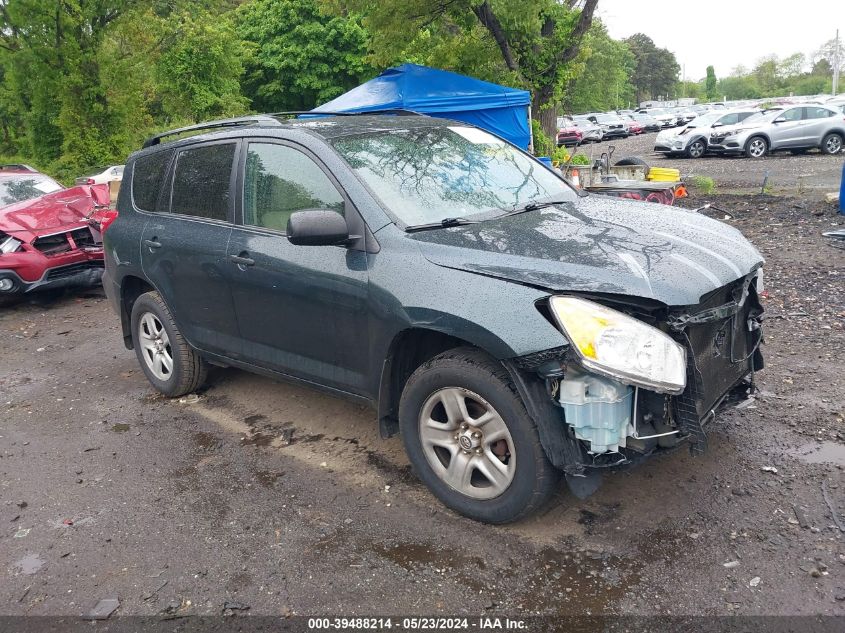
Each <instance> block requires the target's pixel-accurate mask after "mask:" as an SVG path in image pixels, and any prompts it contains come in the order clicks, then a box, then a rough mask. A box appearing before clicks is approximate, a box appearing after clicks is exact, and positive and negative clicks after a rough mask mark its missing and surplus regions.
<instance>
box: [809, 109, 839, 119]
mask: <svg viewBox="0 0 845 633" xmlns="http://www.w3.org/2000/svg"><path fill="white" fill-rule="evenodd" d="M804 110H805V111H806V112H807V114H805V115H804V118H807V119H826V118H828V117H832V116H833V114H834V113H833V112H831V111H830V110H828V109H827V108H817V107H811V108H804Z"/></svg>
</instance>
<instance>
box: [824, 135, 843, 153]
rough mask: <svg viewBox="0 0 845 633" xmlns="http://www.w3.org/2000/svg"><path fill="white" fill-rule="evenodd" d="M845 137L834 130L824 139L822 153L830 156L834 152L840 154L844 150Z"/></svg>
mask: <svg viewBox="0 0 845 633" xmlns="http://www.w3.org/2000/svg"><path fill="white" fill-rule="evenodd" d="M842 145H843V139H842V136H841V135H839V134H836V133H835V132H832V133H831V134H828V135H827V136H825V137H824V138H823V139H822V145H821V148H820V149H821V150H822V154H827V155H828V156H830V155H832V154H838V153H839V152H841V151H842Z"/></svg>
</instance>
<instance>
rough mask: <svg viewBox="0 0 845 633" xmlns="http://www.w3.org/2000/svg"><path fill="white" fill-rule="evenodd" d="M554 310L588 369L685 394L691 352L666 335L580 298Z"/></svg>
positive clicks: (557, 301) (556, 300)
mask: <svg viewBox="0 0 845 633" xmlns="http://www.w3.org/2000/svg"><path fill="white" fill-rule="evenodd" d="M549 306H550V307H551V312H552V314H553V315H554V317H555V319H556V320H557V322H558V325H560V327H561V329H562V330H563V332H564V334H566V336H567V338H568V339H569V340H570V342H571V343H572V346H573V348H574V349H575V351H576V352H577V353H578V356H579V357H580V361H581V364H582V365H584V367H585V368H587V369H589V370H591V371H594V372H596V373H598V374H604V375H606V376H611V377H613V378H616V379H618V380H621V381H622V382H625V383H628V384H632V385H637V386H640V387H645V388H647V389H652V390H654V391H660V392H663V393H674V394H677V393H681V392H682V391H683V390H684V387H685V386H686V382H687V378H686V376H687V371H686V351H685V350H684V348H683V347H681V346H680V345H679V344H678V343H676V342H675V341H673V340H672V339H671V338H670V337H669V336H668V335H667V334H665V333H663V332H661V331H660V330H658V329H657V328H654V327H651V326H650V325H646V324H645V323H643V322H642V321H638V320H637V319H634V318H632V317H629V316H628V315H626V314H623V313H621V312H618V311H616V310H612V309H610V308H606V307H604V306H603V305H599V304H598V303H593V302H592V301H587V300H585V299H578V298H576V297H560V296H557V297H552V298H551V299H550V300H549Z"/></svg>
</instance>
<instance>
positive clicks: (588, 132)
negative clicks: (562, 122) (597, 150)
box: [572, 115, 604, 143]
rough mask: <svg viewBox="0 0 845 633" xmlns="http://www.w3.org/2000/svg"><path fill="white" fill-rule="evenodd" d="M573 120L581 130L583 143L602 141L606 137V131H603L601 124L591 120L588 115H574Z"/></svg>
mask: <svg viewBox="0 0 845 633" xmlns="http://www.w3.org/2000/svg"><path fill="white" fill-rule="evenodd" d="M572 121H573V123H574V124H575V125H576V126H577V127H578V130H579V131H580V132H581V142H582V143H600V142H601V141H602V140H603V139H604V132H602V129H601V126H600V125H598V124H597V123H593V122H592V121H590V119H588V118H587V117H586V115H584V116H574V117H572Z"/></svg>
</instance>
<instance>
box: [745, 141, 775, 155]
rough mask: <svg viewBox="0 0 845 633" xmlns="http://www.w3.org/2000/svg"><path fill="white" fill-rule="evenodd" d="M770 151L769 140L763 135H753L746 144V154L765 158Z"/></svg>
mask: <svg viewBox="0 0 845 633" xmlns="http://www.w3.org/2000/svg"><path fill="white" fill-rule="evenodd" d="M768 153H769V142H768V141H767V140H766V139H765V138H763V137H762V136H752V137H751V138H750V139H748V142H747V143H746V144H745V156H746V157H748V158H763V157H764V156H765V155H766V154H768Z"/></svg>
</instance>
